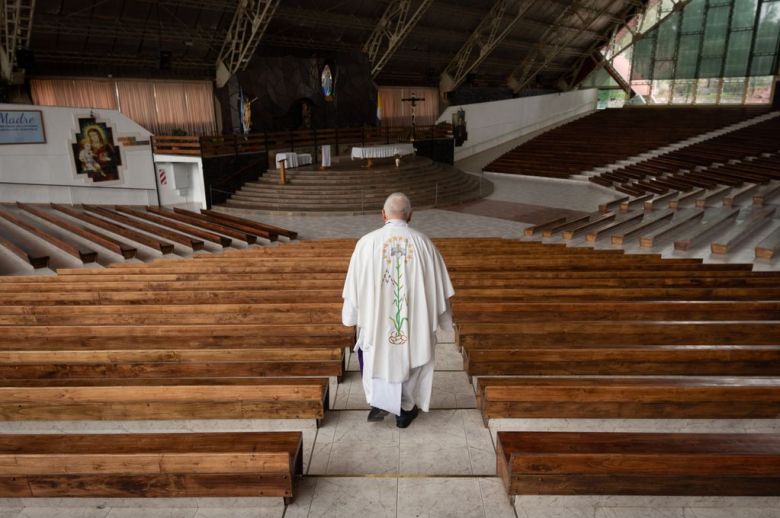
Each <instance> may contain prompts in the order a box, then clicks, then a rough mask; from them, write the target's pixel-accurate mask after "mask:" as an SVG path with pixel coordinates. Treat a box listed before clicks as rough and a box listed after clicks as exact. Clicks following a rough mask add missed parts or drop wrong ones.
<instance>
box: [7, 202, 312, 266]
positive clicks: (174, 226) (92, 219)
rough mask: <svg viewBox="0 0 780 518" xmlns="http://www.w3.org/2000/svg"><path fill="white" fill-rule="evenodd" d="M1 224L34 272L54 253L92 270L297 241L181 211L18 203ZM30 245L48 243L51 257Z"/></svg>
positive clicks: (242, 222) (278, 231)
mask: <svg viewBox="0 0 780 518" xmlns="http://www.w3.org/2000/svg"><path fill="white" fill-rule="evenodd" d="M0 221H2V222H3V223H4V224H6V225H8V226H9V230H8V231H4V230H3V228H2V227H0V233H1V234H2V235H1V236H0V247H2V248H5V249H6V250H8V251H9V252H11V253H12V254H13V255H15V256H17V257H18V258H20V259H21V260H23V261H25V262H28V263H29V264H30V265H32V266H33V267H34V268H46V267H49V264H50V255H51V253H54V252H55V251H56V252H57V253H63V254H66V255H68V256H71V257H73V258H75V259H76V260H77V261H78V262H80V263H83V264H88V263H94V262H96V261H97V260H98V258H99V256H100V257H103V256H105V257H106V261H108V262H122V261H124V260H128V259H134V258H138V257H139V256H138V251H139V250H147V251H150V252H152V255H154V254H157V255H159V254H162V255H170V254H173V253H174V252H175V250H176V248H177V247H178V248H179V249H180V250H182V251H183V252H185V253H193V252H196V251H202V250H204V248H205V246H206V244H207V243H209V244H211V246H212V248H211V249H212V250H215V251H216V250H223V249H224V248H226V247H230V246H231V244H233V242H234V241H235V242H237V243H242V246H248V245H252V244H256V243H257V244H259V243H261V242H273V241H277V240H278V239H279V237H280V236H282V237H284V238H286V239H288V240H289V239H296V238H297V233H296V232H293V231H290V230H287V229H282V228H278V227H275V226H272V225H267V224H264V223H259V222H256V221H251V220H247V219H243V218H238V217H235V216H232V215H229V214H225V213H222V212H218V211H214V210H201V211H200V212H193V211H189V210H186V209H180V208H174V209H165V208H160V207H129V206H115V207H104V206H97V205H88V204H84V205H81V206H79V207H76V206H70V205H62V204H55V203H52V204H50V205H48V206H45V205H33V204H27V203H17V204H16V205H15V206H11V205H5V206H0ZM39 240H40V241H39ZM259 240H262V241H259ZM31 242H36V243H41V242H43V244H44V245H45V247H44V249H47V252H45V253H41V250H42V247H41V245H40V244H39V245H37V246H34V245H33V244H32V243H31ZM214 247H216V248H214ZM49 251H51V252H49ZM104 262H105V261H104Z"/></svg>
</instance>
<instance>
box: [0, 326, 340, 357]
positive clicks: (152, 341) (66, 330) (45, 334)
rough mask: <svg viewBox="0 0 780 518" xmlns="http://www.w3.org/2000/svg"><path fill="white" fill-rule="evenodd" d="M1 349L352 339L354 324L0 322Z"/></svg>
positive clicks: (320, 343) (336, 341) (242, 344)
mask: <svg viewBox="0 0 780 518" xmlns="http://www.w3.org/2000/svg"><path fill="white" fill-rule="evenodd" d="M0 332H1V333H2V334H0V349H4V350H9V349H15V348H16V345H18V343H19V341H27V342H28V348H30V349H31V350H35V349H47V348H48V347H49V346H50V345H59V346H74V345H78V346H80V347H90V348H101V346H102V348H104V349H109V348H110V349H116V348H122V347H125V346H128V347H133V346H135V347H139V346H142V347H169V348H172V349H173V348H176V349H186V348H192V347H212V346H213V347H219V346H222V347H228V346H232V347H240V348H247V347H265V346H268V347H276V346H291V345H300V346H304V345H307V346H308V345H311V346H315V347H332V346H333V344H338V345H340V346H342V347H350V346H351V345H354V344H353V343H352V340H353V338H354V330H353V329H351V328H347V327H344V326H343V325H341V323H340V322H339V323H330V324H311V325H303V324H279V325H262V324H210V325H201V326H193V325H184V324H182V325H177V324H157V325H145V326H139V325H117V324H113V325H112V324H106V325H95V326H86V325H85V326H70V325H59V326H20V325H8V326H0Z"/></svg>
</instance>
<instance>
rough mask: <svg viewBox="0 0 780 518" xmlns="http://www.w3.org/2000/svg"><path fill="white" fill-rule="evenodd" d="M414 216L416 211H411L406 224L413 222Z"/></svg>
mask: <svg viewBox="0 0 780 518" xmlns="http://www.w3.org/2000/svg"><path fill="white" fill-rule="evenodd" d="M412 214H414V211H411V212H410V213H409V217H408V218H406V222H407V223H409V222H410V221H412Z"/></svg>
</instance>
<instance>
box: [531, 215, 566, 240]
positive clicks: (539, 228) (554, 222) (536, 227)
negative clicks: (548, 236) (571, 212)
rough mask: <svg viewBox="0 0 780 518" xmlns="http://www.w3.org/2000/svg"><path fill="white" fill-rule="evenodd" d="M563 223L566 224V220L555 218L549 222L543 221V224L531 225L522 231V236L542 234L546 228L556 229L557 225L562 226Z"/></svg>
mask: <svg viewBox="0 0 780 518" xmlns="http://www.w3.org/2000/svg"><path fill="white" fill-rule="evenodd" d="M564 223H566V218H556V219H552V220H550V221H545V222H544V223H540V224H539V225H533V226H530V227H527V228H525V229H524V230H523V235H524V236H526V237H533V236H534V234H536V233H538V232H543V231H545V230H546V229H548V228H552V227H557V226H558V225H562V224H564Z"/></svg>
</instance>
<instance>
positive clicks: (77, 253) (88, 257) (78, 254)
mask: <svg viewBox="0 0 780 518" xmlns="http://www.w3.org/2000/svg"><path fill="white" fill-rule="evenodd" d="M0 218H3V219H5V220H6V221H8V222H10V223H12V224H13V225H16V226H17V227H19V228H21V229H22V230H24V231H26V232H28V233H30V234H32V235H34V236H36V237H38V238H40V239H43V240H44V241H46V242H48V243H50V244H52V245H54V246H55V247H56V248H57V249H59V250H61V251H63V252H65V253H66V254H68V255H71V256H73V257H75V258H76V259H79V260H80V261H81V262H83V263H94V262H95V261H96V260H97V255H98V254H97V252H95V251H94V250H87V249H82V248H79V247H77V246H75V245H73V244H71V243H68V242H66V241H64V240H62V239H60V238H59V237H57V236H55V235H54V234H52V233H51V232H47V231H45V230H43V229H41V228H38V227H36V226H35V225H31V224H30V223H28V222H26V221H24V220H22V219H20V218H18V217H16V216H15V215H14V214H11V213H10V212H7V211H5V210H0Z"/></svg>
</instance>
